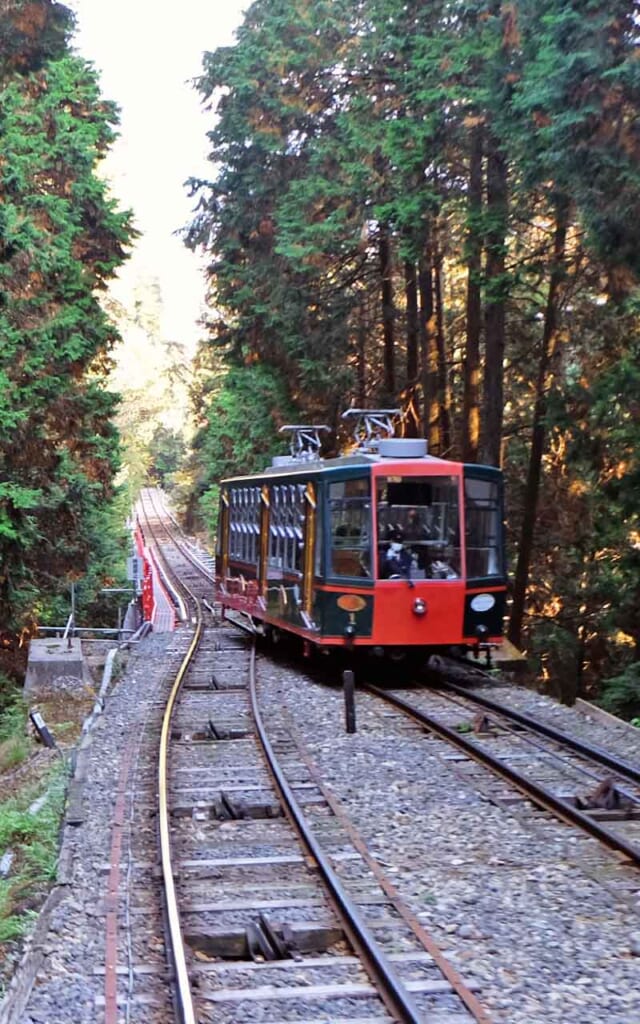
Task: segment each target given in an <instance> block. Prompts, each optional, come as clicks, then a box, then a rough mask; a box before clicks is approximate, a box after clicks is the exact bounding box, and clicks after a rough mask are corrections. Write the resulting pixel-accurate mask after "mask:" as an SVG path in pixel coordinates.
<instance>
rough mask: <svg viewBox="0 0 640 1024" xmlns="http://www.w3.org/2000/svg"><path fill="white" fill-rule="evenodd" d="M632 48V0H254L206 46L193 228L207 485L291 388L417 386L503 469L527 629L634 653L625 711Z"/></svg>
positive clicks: (449, 439)
mask: <svg viewBox="0 0 640 1024" xmlns="http://www.w3.org/2000/svg"><path fill="white" fill-rule="evenodd" d="M638 55H639V49H638V26H637V18H636V12H635V5H634V4H633V3H632V2H631V0H607V3H604V2H603V0H589V2H586V0H585V2H571V0H513V2H504V3H503V2H497V0H480V2H478V0H475V2H465V0H454V2H449V0H447V2H446V3H444V2H440V0H434V2H432V3H429V4H425V3H417V2H415V0H402V2H399V0H369V2H367V3H366V4H362V3H359V2H354V0H256V2H255V3H253V4H252V5H251V6H250V8H249V9H248V11H247V13H246V16H245V19H244V22H243V24H242V26H241V28H240V29H239V31H238V34H237V41H236V43H235V45H233V46H227V47H222V48H219V49H217V50H215V51H213V52H210V53H207V54H206V55H205V60H204V64H203V71H202V74H201V76H200V78H199V80H198V83H197V87H198V90H199V92H200V96H201V98H202V100H203V102H204V103H205V104H208V105H209V108H210V110H211V122H210V130H209V133H208V138H209V142H210V158H211V167H212V173H211V179H210V180H208V181H202V180H194V181H193V182H192V183H191V185H192V191H193V194H194V197H196V198H197V208H196V213H195V215H194V218H193V221H192V223H191V225H190V227H189V230H188V238H187V240H188V243H189V244H190V245H191V246H193V247H200V248H202V249H203V250H204V251H205V252H206V254H207V258H208V260H209V291H210V296H209V297H210V310H211V314H210V320H211V322H210V329H209V336H208V341H207V344H206V346H205V348H206V351H205V352H203V354H202V357H201V360H202V365H203V366H204V367H205V368H207V370H206V372H204V371H203V372H202V373H201V375H200V390H199V393H198V394H197V396H196V399H197V408H198V412H199V422H200V433H199V435H198V441H197V447H198V452H199V465H198V475H199V480H198V486H199V490H200V493H201V494H202V495H203V496H204V497H203V501H204V502H205V504H207V503H209V504H210V500H211V495H212V494H213V489H214V488H215V483H216V481H217V479H219V477H220V475H221V474H222V473H224V472H226V471H230V470H231V471H233V470H237V469H252V468H254V456H255V452H254V447H255V450H257V451H258V452H261V451H262V450H263V449H264V445H265V444H267V445H269V444H271V445H273V443H274V436H275V430H276V428H277V426H278V425H279V424H280V423H281V422H282V417H283V415H285V410H287V412H286V415H287V416H288V415H289V409H290V408H294V409H295V410H297V415H298V416H299V417H301V418H303V419H305V420H307V421H314V420H315V421H321V422H329V423H331V424H333V425H334V428H335V430H336V433H337V429H338V416H339V413H340V411H341V410H342V409H344V408H345V407H346V406H348V405H349V404H355V405H357V406H365V405H369V406H377V405H390V404H393V405H396V404H397V405H400V406H401V407H402V408H403V410H404V412H405V419H404V426H405V430H406V431H407V432H408V433H409V434H420V435H424V436H426V437H427V438H428V440H429V446H430V451H431V452H432V453H433V454H437V455H442V456H446V457H451V458H457V459H464V460H466V461H470V462H477V461H481V462H486V463H490V464H493V465H501V466H503V468H504V470H505V473H506V477H507V483H508V495H509V510H508V529H509V536H510V539H511V549H512V564H513V569H514V581H513V603H512V611H511V620H510V624H509V635H510V637H511V639H512V640H513V641H514V642H516V643H517V644H525V645H526V646H527V648H528V649H529V650H537V651H538V652H539V653H540V657H541V662H542V671H543V673H547V674H548V673H550V672H551V671H553V674H554V675H559V674H560V675H561V677H562V682H561V686H562V688H563V690H564V691H565V695H567V694H568V695H569V696H570V695H571V691H573V692H575V691H576V689H580V690H581V692H584V691H585V688H586V687H588V686H594V685H596V684H597V683H598V681H599V680H600V679H601V678H603V677H607V676H609V677H613V678H615V679H616V680H618V682H617V683H616V687H617V689H616V694H617V695H618V696H617V697H616V699H617V700H618V699H619V703H620V701H621V700H622V697H620V694H621V693H622V692H623V691H624V692H625V693H627V690H625V687H626V686H627V681H628V680H631V683H630V686H631V690H630V691H629V692H630V693H631V698H630V700H627V697H625V698H624V701H623V702H626V704H625V706H626V708H627V710H630V709H634V708H635V709H636V710H639V709H640V706H639V705H638V688H637V683H636V684H634V682H633V680H634V679H636V680H637V665H638V662H639V661H640V616H639V615H638V611H637V609H638V606H639V604H640V573H639V570H640V523H639V518H638V511H637V509H638V497H639V487H640V470H639V466H638V451H639V448H640V445H639V441H640V436H639V435H640V407H639V405H638V402H639V399H638V370H637V367H638V365H639V364H638V357H639V355H640V351H639V349H640V339H639V336H638V314H639V311H640V310H639V293H638V274H639V272H640V241H639V236H638V232H637V221H638V214H639V213H640V161H639V156H640V118H639V117H638V105H639V104H638V100H639V98H640V61H639V60H638ZM261 380H269V381H270V382H271V383H270V385H269V387H270V390H269V391H263V390H262V385H261V383H260V382H261ZM251 395H253V397H252V398H251V397H249V396H251ZM276 395H277V397H275V396H276ZM223 410H224V413H225V414H224V415H220V413H221V411H223ZM242 416H245V418H246V419H247V420H248V421H249V422H250V423H251V424H252V430H254V431H256V432H258V433H259V434H260V438H259V439H258V440H257V442H256V445H255V446H252V450H250V451H247V450H246V436H241V435H238V434H235V433H233V432H231V431H229V426H228V425H229V423H230V422H231V421H232V420H233V419H234V417H235V418H236V419H239V418H241V417H242ZM197 454H198V453H197ZM634 672H635V676H634ZM629 673H631V675H629ZM620 680H622V683H620ZM634 685H635V689H634Z"/></svg>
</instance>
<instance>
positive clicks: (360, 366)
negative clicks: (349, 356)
mask: <svg viewBox="0 0 640 1024" xmlns="http://www.w3.org/2000/svg"><path fill="white" fill-rule="evenodd" d="M366 402H367V317H366V305H365V301H364V299H363V300H362V302H361V303H360V308H359V309H358V326H357V333H356V405H357V406H359V407H360V408H361V409H362V408H364V406H365V405H366Z"/></svg>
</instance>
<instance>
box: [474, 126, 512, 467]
mask: <svg viewBox="0 0 640 1024" xmlns="http://www.w3.org/2000/svg"><path fill="white" fill-rule="evenodd" d="M507 176H508V171H507V161H506V159H505V156H504V154H503V153H502V151H501V150H500V146H499V143H498V140H497V139H496V138H495V136H494V135H489V141H488V147H487V218H488V223H489V225H490V228H489V230H488V231H487V237H486V246H487V260H486V281H487V284H486V299H485V307H486V309H485V366H484V391H483V411H482V424H483V430H482V445H481V455H482V461H483V462H486V463H488V464H489V465H491V466H499V465H500V462H501V446H502V419H503V406H504V381H503V373H504V371H503V364H504V349H505V305H506V297H507V282H506V277H505V257H506V245H505V236H506V233H507V203H508V199H507V183H508V177H507Z"/></svg>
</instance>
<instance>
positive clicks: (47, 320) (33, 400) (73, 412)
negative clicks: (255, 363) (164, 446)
mask: <svg viewBox="0 0 640 1024" xmlns="http://www.w3.org/2000/svg"><path fill="white" fill-rule="evenodd" d="M54 8H55V9H56V10H55V12H54ZM52 12H54V13H55V17H54V13H52ZM40 15H42V17H40ZM66 15H68V12H66ZM17 16H18V14H16V17H17ZM50 16H51V17H50ZM51 18H53V21H51ZM61 18H62V21H60V19H61ZM59 24H63V25H65V24H67V21H65V9H64V8H62V7H60V8H59V9H58V5H51V4H48V3H44V2H43V3H40V4H38V3H36V4H33V5H31V9H30V11H29V12H28V17H27V16H26V15H25V20H24V23H22V22H21V25H22V28H23V29H24V30H25V31H26V27H25V26H27V25H29V26H30V32H31V34H32V37H31V36H30V38H31V43H33V46H34V47H35V49H36V50H37V49H38V47H37V46H36V42H37V38H40V41H41V44H42V51H39V53H40V56H39V58H38V60H37V61H35V63H34V64H33V65H31V64H29V62H27V64H26V65H25V64H22V63H20V61H18V60H17V59H16V62H15V64H12V63H11V61H9V62H8V63H5V64H4V65H2V64H1V63H0V130H1V131H2V136H3V154H4V155H3V160H2V164H1V166H0V252H1V254H2V255H1V259H0V334H1V335H2V339H3V344H2V347H1V348H0V384H1V387H0V564H1V566H2V569H1V570H0V621H2V623H3V624H4V625H5V626H13V627H14V628H17V627H19V626H20V625H22V624H24V623H25V622H29V621H30V620H32V619H34V618H43V617H46V616H47V615H48V614H49V613H52V612H55V610H56V601H57V598H58V595H59V594H61V593H63V592H66V590H67V587H68V582H69V580H70V578H72V577H73V578H78V577H80V576H83V575H85V574H86V573H87V570H88V567H89V565H90V563H91V562H92V555H93V553H94V552H97V558H96V559H94V560H93V566H92V569H91V570H90V572H89V575H88V576H87V577H86V578H87V584H86V585H87V586H88V585H89V584H88V581H89V579H90V578H92V577H93V580H94V583H95V586H99V585H100V581H99V580H98V578H97V576H98V572H99V571H98V569H97V566H98V565H99V564H100V557H101V553H102V551H103V549H104V546H105V537H104V532H103V531H104V529H105V527H106V526H107V522H108V513H107V511H106V510H107V508H108V506H109V504H110V503H111V501H112V499H113V477H114V474H115V472H116V470H117V468H118V460H119V456H118V436H117V432H116V430H115V428H114V427H113V425H112V422H111V419H112V417H113V415H114V412H115V409H116V406H117V398H116V396H115V395H113V394H111V393H109V392H108V391H107V389H106V377H107V372H108V369H109V361H108V352H109V350H110V348H111V346H112V345H113V343H114V341H115V340H116V338H117V334H116V332H115V330H114V328H113V326H112V325H111V323H110V322H109V320H108V319H107V317H106V315H105V313H104V312H103V310H102V308H101V306H100V303H99V301H98V292H99V291H100V290H101V289H103V288H104V287H105V285H106V283H107V281H108V279H109V278H110V277H111V276H112V275H113V273H114V272H115V270H116V269H117V267H118V266H119V265H120V264H121V263H122V261H123V259H124V258H125V246H126V245H127V242H128V240H129V239H130V237H131V228H130V218H129V215H128V214H124V213H121V212H119V211H118V210H117V209H116V207H115V205H114V203H113V201H112V200H111V199H110V198H109V196H108V194H107V189H106V185H105V184H104V182H103V181H102V180H101V179H100V178H99V177H98V175H97V173H96V165H97V162H98V161H99V159H100V158H101V157H102V156H103V155H104V154H105V152H106V149H107V148H108V146H109V144H110V142H111V141H112V139H113V137H114V125H115V122H116V112H115V108H114V107H113V105H112V104H109V103H107V102H105V101H104V100H103V99H102V98H101V96H100V93H99V90H98V85H97V79H96V74H95V71H94V70H93V69H92V67H91V66H90V65H88V64H87V63H85V62H84V61H82V60H80V59H79V58H77V57H75V56H71V55H70V53H69V51H68V48H67V42H66V36H65V33H64V32H62V33H60V32H58V31H57V29H55V26H56V25H59ZM65 31H66V30H65ZM38 33H41V34H42V35H41V37H38ZM54 39H57V44H56V46H55V47H54V45H53V40H54ZM2 45H3V44H2V43H0V51H1V50H2ZM25 45H26V44H25ZM45 54H46V59H45ZM14 56H15V55H14ZM109 526H111V523H109ZM103 570H104V563H102V565H101V570H100V571H103ZM94 589H95V587H94Z"/></svg>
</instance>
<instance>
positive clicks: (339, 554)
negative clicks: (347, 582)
mask: <svg viewBox="0 0 640 1024" xmlns="http://www.w3.org/2000/svg"><path fill="white" fill-rule="evenodd" d="M329 516H330V529H331V565H330V575H332V576H355V577H360V576H367V577H368V576H370V575H371V490H370V486H369V478H368V477H363V478H359V479H355V480H340V481H336V482H335V483H332V484H331V485H330V487H329Z"/></svg>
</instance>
